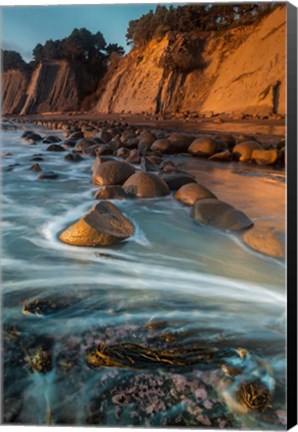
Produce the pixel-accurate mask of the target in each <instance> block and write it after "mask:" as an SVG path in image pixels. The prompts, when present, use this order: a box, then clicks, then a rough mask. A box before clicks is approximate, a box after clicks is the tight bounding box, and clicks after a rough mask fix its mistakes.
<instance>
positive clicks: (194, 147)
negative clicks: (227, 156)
mask: <svg viewBox="0 0 298 432" xmlns="http://www.w3.org/2000/svg"><path fill="white" fill-rule="evenodd" d="M220 150H221V149H220V145H219V144H218V142H217V141H215V140H214V139H213V138H197V139H195V140H194V141H193V142H192V143H191V145H190V146H189V148H188V152H189V153H191V154H192V155H193V156H200V157H210V156H213V155H214V154H215V153H217V152H218V151H220Z"/></svg>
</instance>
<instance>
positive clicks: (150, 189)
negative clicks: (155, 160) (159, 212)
mask: <svg viewBox="0 0 298 432" xmlns="http://www.w3.org/2000/svg"><path fill="white" fill-rule="evenodd" d="M123 189H124V190H125V192H126V193H127V194H129V195H134V196H136V197H138V198H153V197H158V196H164V195H168V194H169V193H170V190H169V188H168V185H167V184H166V183H165V182H164V180H162V179H161V178H160V177H159V176H157V175H155V174H151V173H135V174H133V175H132V176H131V177H129V179H128V180H126V182H125V183H124V185H123Z"/></svg>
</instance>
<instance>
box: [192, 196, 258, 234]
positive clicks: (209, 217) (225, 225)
mask: <svg viewBox="0 0 298 432" xmlns="http://www.w3.org/2000/svg"><path fill="white" fill-rule="evenodd" d="M192 216H193V218H194V220H195V221H196V222H198V223H202V224H205V225H211V226H213V227H215V228H219V229H224V230H229V231H241V230H243V229H247V228H249V227H251V226H252V225H253V223H252V221H251V220H250V219H249V218H248V217H247V216H246V215H245V214H244V213H243V212H241V211H239V210H236V209H235V208H234V207H233V206H231V205H230V204H227V203H225V202H223V201H219V200H217V199H214V198H205V199H202V200H199V201H196V202H195V203H194V205H193V212H192Z"/></svg>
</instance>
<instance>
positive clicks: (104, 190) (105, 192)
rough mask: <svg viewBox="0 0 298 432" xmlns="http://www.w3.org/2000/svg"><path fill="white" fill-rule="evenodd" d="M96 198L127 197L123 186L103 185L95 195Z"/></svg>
mask: <svg viewBox="0 0 298 432" xmlns="http://www.w3.org/2000/svg"><path fill="white" fill-rule="evenodd" d="M93 198H95V199H103V200H106V199H123V198H127V195H126V193H125V191H124V189H123V188H122V187H121V186H102V187H101V188H99V189H98V190H97V191H96V192H95V193H94V195H93Z"/></svg>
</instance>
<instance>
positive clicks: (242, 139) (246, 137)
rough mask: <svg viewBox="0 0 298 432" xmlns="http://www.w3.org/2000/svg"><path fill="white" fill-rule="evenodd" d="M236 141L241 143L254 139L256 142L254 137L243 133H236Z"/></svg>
mask: <svg viewBox="0 0 298 432" xmlns="http://www.w3.org/2000/svg"><path fill="white" fill-rule="evenodd" d="M236 141H237V144H241V143H243V142H246V141H256V142H257V140H256V139H255V137H254V136H252V135H245V134H240V135H238V136H237V140H236Z"/></svg>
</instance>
